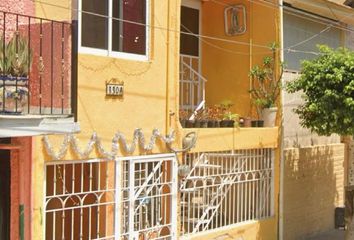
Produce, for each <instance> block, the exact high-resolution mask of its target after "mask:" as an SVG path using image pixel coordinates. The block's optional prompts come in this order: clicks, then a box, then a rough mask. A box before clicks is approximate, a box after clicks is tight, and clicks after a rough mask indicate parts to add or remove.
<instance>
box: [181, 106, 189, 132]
mask: <svg viewBox="0 0 354 240" xmlns="http://www.w3.org/2000/svg"><path fill="white" fill-rule="evenodd" d="M187 120H188V111H187V110H182V109H180V110H179V122H180V123H181V126H182V127H183V128H185V127H186V126H187Z"/></svg>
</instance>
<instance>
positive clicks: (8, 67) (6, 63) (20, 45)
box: [0, 35, 32, 77]
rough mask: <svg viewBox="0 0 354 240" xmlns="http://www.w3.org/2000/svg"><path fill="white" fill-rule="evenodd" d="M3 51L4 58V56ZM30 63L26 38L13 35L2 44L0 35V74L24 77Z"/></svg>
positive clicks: (29, 51) (27, 72)
mask: <svg viewBox="0 0 354 240" xmlns="http://www.w3.org/2000/svg"><path fill="white" fill-rule="evenodd" d="M4 51H5V58H4ZM31 63H32V50H29V49H28V40H27V39H26V38H24V37H22V36H20V35H19V36H17V37H13V38H12V39H11V40H10V41H9V42H8V43H6V44H5V49H4V45H3V39H2V38H1V37H0V74H1V75H6V76H19V77H25V76H28V74H29V68H30V67H31Z"/></svg>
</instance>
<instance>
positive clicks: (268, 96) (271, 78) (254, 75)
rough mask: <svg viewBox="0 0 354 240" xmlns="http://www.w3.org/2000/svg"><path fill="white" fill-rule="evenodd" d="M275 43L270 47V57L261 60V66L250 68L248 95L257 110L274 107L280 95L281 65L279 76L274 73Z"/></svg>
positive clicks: (281, 66) (281, 65)
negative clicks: (250, 84)
mask: <svg viewBox="0 0 354 240" xmlns="http://www.w3.org/2000/svg"><path fill="white" fill-rule="evenodd" d="M276 49H277V45H276V43H272V44H271V45H270V50H271V52H272V55H271V56H266V57H264V58H263V63H262V66H259V65H256V66H254V67H252V69H251V70H250V72H249V76H250V77H251V80H252V86H251V89H250V93H251V94H252V98H253V101H254V103H255V105H256V106H257V108H258V110H259V111H260V110H262V109H264V108H270V107H274V106H276V101H277V99H278V97H279V94H280V88H281V78H282V74H283V64H282V63H281V64H280V75H279V76H277V73H276V61H275V59H276Z"/></svg>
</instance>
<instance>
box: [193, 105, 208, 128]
mask: <svg viewBox="0 0 354 240" xmlns="http://www.w3.org/2000/svg"><path fill="white" fill-rule="evenodd" d="M194 121H195V122H194V127H196V128H207V127H208V111H207V109H200V110H198V111H197V112H196V114H195V120H194Z"/></svg>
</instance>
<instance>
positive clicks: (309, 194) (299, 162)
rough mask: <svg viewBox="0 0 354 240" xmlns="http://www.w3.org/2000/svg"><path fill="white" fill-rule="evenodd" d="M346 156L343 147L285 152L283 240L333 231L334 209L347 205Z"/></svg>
mask: <svg viewBox="0 0 354 240" xmlns="http://www.w3.org/2000/svg"><path fill="white" fill-rule="evenodd" d="M344 155H345V147H344V144H329V145H320V146H313V147H312V146H311V147H304V148H288V149H285V150H284V157H285V165H284V200H283V201H284V213H283V215H284V239H287V240H295V239H307V238H309V237H310V236H312V235H316V234H319V233H323V232H327V231H331V230H333V228H334V209H335V207H340V206H343V205H344V172H345V171H344ZM304 216H306V218H304Z"/></svg>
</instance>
